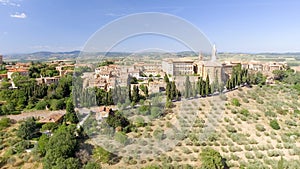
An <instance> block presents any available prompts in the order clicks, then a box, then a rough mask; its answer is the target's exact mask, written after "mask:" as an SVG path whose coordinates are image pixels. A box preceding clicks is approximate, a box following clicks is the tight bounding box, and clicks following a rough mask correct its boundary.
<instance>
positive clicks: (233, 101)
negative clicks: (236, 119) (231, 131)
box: [231, 98, 241, 107]
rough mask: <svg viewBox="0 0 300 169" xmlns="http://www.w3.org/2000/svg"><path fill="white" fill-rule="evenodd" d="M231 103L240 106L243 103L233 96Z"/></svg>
mask: <svg viewBox="0 0 300 169" xmlns="http://www.w3.org/2000/svg"><path fill="white" fill-rule="evenodd" d="M231 103H232V105H234V106H238V107H239V106H240V105H241V104H240V102H239V100H238V99H237V98H233V99H232V100H231Z"/></svg>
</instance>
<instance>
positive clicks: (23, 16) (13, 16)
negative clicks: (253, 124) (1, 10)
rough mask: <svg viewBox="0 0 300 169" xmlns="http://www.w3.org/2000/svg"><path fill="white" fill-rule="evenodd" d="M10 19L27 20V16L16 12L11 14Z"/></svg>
mask: <svg viewBox="0 0 300 169" xmlns="http://www.w3.org/2000/svg"><path fill="white" fill-rule="evenodd" d="M10 17H12V18H19V19H25V18H26V17H27V16H26V14H25V13H24V12H22V13H18V12H16V13H15V14H11V15H10Z"/></svg>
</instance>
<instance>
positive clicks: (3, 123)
mask: <svg viewBox="0 0 300 169" xmlns="http://www.w3.org/2000/svg"><path fill="white" fill-rule="evenodd" d="M10 123H11V121H10V119H9V118H7V117H4V118H2V119H0V130H2V129H4V128H7V127H9V126H10Z"/></svg>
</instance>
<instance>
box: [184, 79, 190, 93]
mask: <svg viewBox="0 0 300 169" xmlns="http://www.w3.org/2000/svg"><path fill="white" fill-rule="evenodd" d="M184 97H185V98H189V97H191V82H190V78H189V76H186V78H185V92H184Z"/></svg>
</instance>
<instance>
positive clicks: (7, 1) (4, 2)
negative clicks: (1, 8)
mask: <svg viewBox="0 0 300 169" xmlns="http://www.w3.org/2000/svg"><path fill="white" fill-rule="evenodd" d="M0 4H1V5H8V6H16V7H20V6H21V5H20V4H19V3H16V2H13V1H11V0H0Z"/></svg>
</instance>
